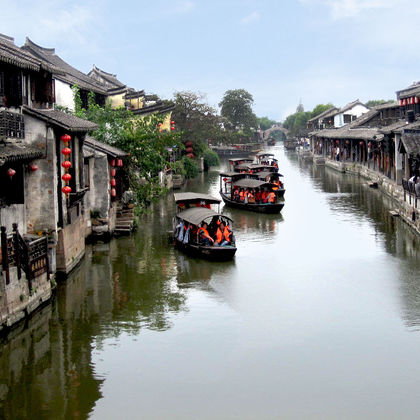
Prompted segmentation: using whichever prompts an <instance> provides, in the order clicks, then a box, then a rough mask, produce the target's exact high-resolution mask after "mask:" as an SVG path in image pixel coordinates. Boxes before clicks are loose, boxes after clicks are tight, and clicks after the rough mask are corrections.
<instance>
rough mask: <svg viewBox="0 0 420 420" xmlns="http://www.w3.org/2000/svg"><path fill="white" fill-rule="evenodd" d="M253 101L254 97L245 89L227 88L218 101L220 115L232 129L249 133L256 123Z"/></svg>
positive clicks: (255, 126)
mask: <svg viewBox="0 0 420 420" xmlns="http://www.w3.org/2000/svg"><path fill="white" fill-rule="evenodd" d="M253 103H254V98H253V97H252V95H251V94H250V93H249V92H247V91H246V90H245V89H235V90H228V91H226V92H225V94H224V96H223V98H222V100H221V101H220V103H219V106H220V108H221V115H222V117H224V118H226V120H227V121H228V122H229V123H230V125H231V127H232V128H233V129H239V130H241V131H243V132H244V133H246V134H248V135H249V134H251V133H252V129H256V128H257V125H258V120H257V117H256V115H255V114H254V112H253V111H252V104H253Z"/></svg>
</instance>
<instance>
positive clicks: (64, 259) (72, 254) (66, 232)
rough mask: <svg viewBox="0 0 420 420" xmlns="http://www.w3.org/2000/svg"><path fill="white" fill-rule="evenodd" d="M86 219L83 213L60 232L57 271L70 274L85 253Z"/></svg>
mask: <svg viewBox="0 0 420 420" xmlns="http://www.w3.org/2000/svg"><path fill="white" fill-rule="evenodd" d="M85 230H86V227H85V220H84V217H83V216H82V215H80V216H79V217H78V218H77V219H75V220H74V221H73V222H72V223H71V224H70V225H67V226H66V227H65V228H63V229H61V230H60V231H59V232H58V243H57V271H59V272H61V273H65V274H68V273H69V272H70V271H71V270H72V269H73V268H74V267H75V266H76V265H77V264H78V263H79V261H80V260H81V259H82V258H83V256H84V254H85Z"/></svg>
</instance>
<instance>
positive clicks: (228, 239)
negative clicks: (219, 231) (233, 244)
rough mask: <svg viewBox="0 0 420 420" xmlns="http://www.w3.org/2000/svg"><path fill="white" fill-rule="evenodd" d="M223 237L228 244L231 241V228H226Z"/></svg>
mask: <svg viewBox="0 0 420 420" xmlns="http://www.w3.org/2000/svg"><path fill="white" fill-rule="evenodd" d="M223 235H224V237H225V240H226V241H228V242H230V241H231V239H230V237H231V235H232V232H231V230H230V229H229V226H225V230H224V231H223Z"/></svg>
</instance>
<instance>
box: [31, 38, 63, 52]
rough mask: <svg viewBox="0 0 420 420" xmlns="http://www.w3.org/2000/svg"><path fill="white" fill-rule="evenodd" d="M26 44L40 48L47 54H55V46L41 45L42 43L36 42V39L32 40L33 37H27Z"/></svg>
mask: <svg viewBox="0 0 420 420" xmlns="http://www.w3.org/2000/svg"><path fill="white" fill-rule="evenodd" d="M24 46H29V47H34V48H38V49H40V50H41V51H42V52H44V53H45V54H55V48H46V47H41V46H40V45H38V44H35V42H34V41H32V40H31V39H29V37H26V39H25V44H24Z"/></svg>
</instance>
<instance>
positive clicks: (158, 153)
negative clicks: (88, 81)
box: [75, 89, 183, 208]
mask: <svg viewBox="0 0 420 420" xmlns="http://www.w3.org/2000/svg"><path fill="white" fill-rule="evenodd" d="M93 95H94V94H93V93H92V92H91V93H90V94H89V98H88V99H89V101H88V104H89V106H88V109H83V108H81V107H79V108H76V111H75V113H76V114H77V116H79V117H80V118H84V119H87V120H89V121H92V122H94V123H96V124H97V125H98V128H97V130H95V131H94V132H93V133H91V134H92V136H93V137H94V138H96V139H97V140H99V141H102V142H104V143H108V144H111V145H113V146H116V147H118V148H120V149H122V150H124V151H125V152H127V153H128V154H129V156H128V160H129V162H128V165H127V171H128V181H129V183H130V186H131V188H132V189H133V191H134V192H135V193H136V196H137V203H138V205H139V207H140V208H144V207H145V206H146V205H147V204H149V203H150V201H151V200H153V198H154V197H156V196H158V195H159V194H160V193H161V192H162V187H161V186H160V183H159V176H158V175H159V172H160V171H163V170H165V169H166V167H167V166H168V165H169V163H168V162H169V149H170V148H173V147H176V148H181V147H183V146H182V143H181V141H180V133H172V132H161V130H159V126H158V124H159V123H160V122H162V120H163V118H164V116H162V115H159V114H151V115H147V116H144V117H138V118H137V117H135V116H134V115H133V114H132V113H131V112H130V111H128V110H126V109H124V108H118V109H113V108H112V107H111V105H110V104H106V105H105V107H103V108H101V107H100V106H99V105H96V104H95V103H94V97H93ZM77 96H78V92H77V89H75V98H76V97H77ZM75 102H76V101H75Z"/></svg>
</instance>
